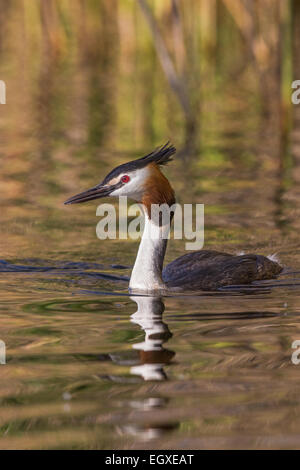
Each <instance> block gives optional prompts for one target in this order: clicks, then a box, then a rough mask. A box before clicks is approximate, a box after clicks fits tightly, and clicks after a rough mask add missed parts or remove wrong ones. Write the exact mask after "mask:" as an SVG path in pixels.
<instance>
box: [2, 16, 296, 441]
mask: <svg viewBox="0 0 300 470" xmlns="http://www.w3.org/2000/svg"><path fill="white" fill-rule="evenodd" d="M14 8H15V7H14ZM14 8H13V9H12V10H11V12H12V13H11V17H10V20H9V21H10V23H9V24H10V25H11V31H12V32H13V31H22V34H21V33H20V34H19V35H18V36H16V37H15V36H14V34H12V32H11V33H10V36H9V38H10V39H9V41H10V42H9V47H7V48H4V49H2V50H0V66H1V67H0V72H1V74H0V79H5V81H6V83H7V90H8V95H7V104H6V105H5V106H1V108H0V112H1V114H0V132H1V140H0V165H1V172H0V191H1V210H0V244H1V254H0V257H1V259H0V318H1V321H0V340H2V341H4V342H5V344H6V364H5V365H4V364H2V365H0V373H1V381H0V448H2V449H12V448H18V449H23V448H26V449H28V448H33V449H60V448H61V449H73V448H74V449H80V448H84V449H111V448H115V449H116V448H118V449H136V448H150V449H159V448H165V449H173V448H174V449H177V448H178V449H191V448H201V449H202V448H205V449H206V448H221V449H227V448H299V443H300V399H299V387H300V365H299V366H296V365H294V364H293V363H292V362H291V355H292V352H293V350H292V348H291V345H292V342H293V341H294V340H300V317H299V316H300V244H299V229H300V223H299V220H300V219H299V215H300V212H299V208H298V207H299V197H300V194H299V189H298V188H299V183H298V182H299V168H297V166H293V165H292V164H291V154H290V150H289V148H288V147H285V146H284V145H283V146H282V149H281V151H280V152H278V148H277V147H276V144H275V143H274V134H272V132H271V131H270V129H269V127H268V123H266V122H264V121H262V119H261V117H260V115H259V111H258V109H256V104H255V102H254V101H255V99H254V98H253V97H255V91H254V90H253V88H251V87H252V86H253V85H252V82H251V80H250V81H246V83H244V82H241V83H240V87H239V88H238V89H237V87H236V83H235V81H234V80H233V81H232V80H231V75H230V74H228V70H225V72H224V77H223V78H224V80H223V82H222V86H221V87H220V88H219V89H217V85H218V84H217V83H215V82H214V81H213V77H214V74H215V72H214V71H213V70H212V72H211V76H205V77H204V78H205V80H203V83H204V84H203V87H204V89H203V103H202V111H201V113H202V114H201V123H200V124H201V125H200V128H199V135H198V142H197V145H196V146H195V147H196V148H197V149H198V150H196V151H195V152H194V153H191V154H189V153H187V152H181V153H180V154H179V157H178V158H177V160H176V161H174V163H172V165H170V166H169V167H167V168H166V170H165V171H166V173H167V175H168V177H169V178H170V180H171V181H172V184H173V186H174V187H175V189H176V192H177V196H178V201H179V202H187V203H191V202H194V203H195V202H201V203H204V204H205V248H208V249H209V248H211V249H218V250H222V251H228V252H231V253H235V252H239V251H241V250H243V251H245V252H253V251H256V252H258V253H261V254H269V253H277V254H278V256H279V258H280V260H281V262H282V263H283V264H284V266H285V271H284V272H283V273H282V275H281V276H280V278H279V279H278V280H274V281H269V282H261V283H259V284H257V285H254V286H251V287H249V288H245V289H241V290H234V291H233V290H231V289H226V290H224V291H223V292H218V293H203V294H202V295H197V296H196V295H194V296H193V295H188V296H169V297H165V298H161V299H160V298H151V297H142V296H139V297H130V296H129V295H128V292H127V285H128V280H127V279H128V276H129V275H130V268H131V266H132V264H133V262H134V259H135V254H136V250H137V243H136V242H134V241H130V240H126V241H119V240H107V241H100V240H98V239H97V238H96V234H95V228H96V224H97V222H98V220H99V219H98V218H97V217H96V204H94V203H93V202H92V203H89V204H86V205H83V206H77V207H76V206H72V207H66V206H63V201H64V200H66V199H67V197H69V196H71V195H73V194H75V193H77V192H79V191H80V190H84V189H86V188H88V187H90V186H92V185H94V184H96V183H97V182H98V181H100V180H101V179H102V178H103V177H104V176H105V174H106V173H107V172H108V171H109V170H110V169H111V168H112V167H113V166H115V165H117V164H120V163H122V162H125V161H128V160H129V159H133V158H136V157H137V156H141V155H142V154H143V153H144V152H149V151H150V150H151V149H152V148H153V147H155V146H156V145H157V144H159V143H164V142H165V141H166V140H167V139H168V138H170V139H171V140H172V141H174V143H175V144H176V145H177V147H178V148H179V149H180V150H182V148H183V144H182V139H181V134H182V128H183V127H184V123H183V122H182V116H181V114H180V112H179V111H178V109H177V108H176V103H175V101H174V97H172V94H171V92H170V90H169V89H168V85H167V83H166V81H165V78H164V76H163V74H162V72H161V69H160V66H159V64H158V63H157V62H156V61H155V60H154V58H153V57H152V56H151V54H148V56H146V55H145V51H144V50H143V47H144V46H143V45H141V44H136V45H135V47H136V48H137V50H136V51H135V52H136V54H137V56H138V57H139V62H138V64H140V65H137V62H136V56H135V55H134V54H133V53H132V50H131V43H130V41H129V42H128V44H129V45H126V44H127V43H126V42H125V41H124V42H122V36H121V40H120V43H121V45H122V48H124V50H123V49H122V50H121V52H120V54H121V58H120V59H119V60H118V59H116V57H115V55H114V54H115V53H114V49H113V47H112V48H110V47H109V48H107V47H105V44H106V43H104V46H103V41H102V39H103V38H102V36H101V34H102V33H101V34H100V33H99V34H100V37H99V34H98V33H97V31H98V29H99V28H98V29H97V28H96V29H95V28H94V29H90V30H87V31H85V34H86V36H84V37H85V41H86V43H85V42H84V40H83V39H84V38H83V39H82V42H81V43H80V45H81V49H82V50H81V49H80V51H79V54H78V51H77V55H76V54H75V52H74V49H73V48H74V44H73V42H74V38H73V39H72V34H73V33H74V32H73V33H72V31H71V33H69V34H70V36H68V37H67V39H65V42H64V41H63V40H62V39H61V36H58V37H57V42H55V47H57V50H56V49H55V47H54V46H53V44H52V46H51V41H52V40H53V37H52V36H51V35H50V39H49V38H48V39H47V37H45V38H43V40H44V42H42V45H43V48H45V49H42V52H41V50H39V53H37V52H36V50H35V48H36V47H37V44H38V42H37V41H35V39H34V38H35V36H34V33H33V32H32V31H31V29H30V31H31V33H30V34H29V33H28V34H27V35H26V34H25V32H24V31H25V30H26V28H28V24H27V23H26V21H28V18H27V20H26V18H25V20H26V21H25V23H26V24H25V26H24V25H23V26H24V28H25V29H22V27H21V28H18V27H17V26H18V24H19V22H21V16H20V14H19V13H20V11H19V10H18V9H17V11H15V10H14ZM32 8H33V7H32ZM121 13H122V12H121ZM121 13H120V18H121V17H122V18H121V19H120V25H121V31H120V34H121V35H122V34H125V33H126V32H128V29H129V26H128V22H127V16H126V14H125V13H124V12H123V13H124V17H123V16H122V15H121ZM123 13H122V14H123ZM121 20H122V21H123V22H121ZM74 21H75V20H74ZM128 21H129V20H128ZM107 24H110V22H107ZM71 26H72V25H71ZM102 26H103V27H104V28H105V24H102ZM115 26H116V25H115ZM230 27H231V23H230ZM106 28H108V26H106ZM66 31H67V32H68V30H67V25H66ZM124 31H125V33H124ZM8 33H9V31H8ZM8 33H7V34H8ZM61 34H62V33H61ZM66 34H67V33H66ZM89 34H90V36H89ZM109 34H110V33H109V31H107V30H105V34H104V36H105V37H108V36H109ZM63 37H64V36H63ZM114 37H115V36H114V33H112V37H111V38H110V39H109V40H110V41H112V40H113V38H114ZM51 38H52V39H51ZM48 40H49V41H50V42H49V41H48ZM72 40H73V42H72ZM132 40H133V39H132ZM60 41H61V42H60ZM68 41H70V42H68ZM48 42H49V43H48ZM97 44H98V45H99V46H97V47H99V49H97V47H96V45H97ZM110 44H111V42H110ZM120 47H121V46H120ZM126 47H127V49H128V50H127V49H126ZM47 48H48V49H49V48H50V51H49V50H48V49H47ZM53 48H54V49H55V50H54V51H53V50H52V49H53ZM24 51H25V53H24ZM43 51H44V52H43ZM45 51H46V52H45ZM124 51H125V52H124ZM92 52H93V53H92ZM78 55H79V57H78ZM150 59H151V60H150ZM154 63H155V64H156V67H153V64H154ZM141 64H142V65H141ZM210 66H211V67H212V66H213V65H212V64H210ZM149 71H151V77H153V83H152V85H153V87H152V88H151V87H146V82H145V77H146V78H147V79H148V78H149ZM203 73H204V74H208V75H209V73H210V72H209V70H207V71H206V70H203ZM132 77H137V81H138V86H137V83H136V82H135V81H134V80H132ZM228 77H229V78H228ZM226 80H227V81H226ZM147 83H148V82H147ZM145 90H147V92H146V91H145ZM216 97H217V99H216ZM133 103H134V106H133ZM176 110H177V111H176ZM294 131H295V135H296V134H297V132H296V131H297V129H294ZM298 134H299V133H298ZM298 134H297V135H298ZM294 150H295V148H294ZM298 150H299V146H298ZM278 153H279V154H278ZM184 156H185V157H186V158H183V157H184ZM183 252H184V242H183V241H182V242H181V241H178V240H176V241H174V240H171V241H170V244H169V248H168V252H167V261H170V260H172V259H173V258H174V257H175V256H177V255H180V254H182V253H183Z"/></svg>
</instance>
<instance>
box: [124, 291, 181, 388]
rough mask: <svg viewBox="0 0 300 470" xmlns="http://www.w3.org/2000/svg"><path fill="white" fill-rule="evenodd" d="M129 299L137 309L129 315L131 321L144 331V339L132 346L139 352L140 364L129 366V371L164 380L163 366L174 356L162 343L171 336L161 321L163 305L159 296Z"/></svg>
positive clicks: (147, 378)
mask: <svg viewBox="0 0 300 470" xmlns="http://www.w3.org/2000/svg"><path fill="white" fill-rule="evenodd" d="M131 299H132V300H133V301H134V302H135V303H136V304H137V307H138V309H137V311H136V312H135V313H134V314H133V315H131V319H130V320H131V322H132V323H135V324H137V325H139V326H140V327H141V328H142V329H143V330H144V331H145V339H144V341H142V342H141V343H136V344H134V345H133V348H134V349H136V350H137V351H138V352H139V359H140V364H138V365H135V366H133V367H131V369H130V372H131V374H134V375H140V376H141V377H143V379H144V380H166V379H167V375H166V373H165V371H164V366H165V365H167V364H169V363H170V362H171V360H172V358H173V357H174V356H175V353H174V352H173V351H170V350H169V349H165V348H164V346H163V344H164V343H166V342H167V341H168V340H169V339H170V338H171V336H172V333H171V332H170V330H169V328H168V325H167V324H166V323H164V322H163V321H162V314H163V312H164V309H165V306H164V304H163V302H162V300H161V298H160V297H139V296H133V297H131Z"/></svg>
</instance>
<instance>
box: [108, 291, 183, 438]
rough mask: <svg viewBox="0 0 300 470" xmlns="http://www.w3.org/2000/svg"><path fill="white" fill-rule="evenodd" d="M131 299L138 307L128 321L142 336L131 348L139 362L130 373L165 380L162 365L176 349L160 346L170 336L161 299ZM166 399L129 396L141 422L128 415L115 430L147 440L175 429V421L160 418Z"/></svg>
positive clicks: (132, 407)
mask: <svg viewBox="0 0 300 470" xmlns="http://www.w3.org/2000/svg"><path fill="white" fill-rule="evenodd" d="M131 299H132V300H133V301H134V302H135V303H136V304H137V311H136V312H135V313H134V314H133V315H131V317H130V321H131V322H132V323H134V324H136V325H139V326H140V327H141V328H142V329H143V330H144V331H145V338H144V341H141V342H140V343H135V344H134V345H133V349H134V350H135V351H137V352H138V359H139V363H138V364H135V365H133V366H131V368H130V373H131V374H133V375H135V376H137V375H138V376H140V377H142V378H143V379H144V380H145V381H163V380H166V379H167V374H166V372H165V370H164V367H165V366H166V365H167V364H170V363H171V361H172V359H173V357H174V356H175V353H174V352H173V351H170V350H169V349H166V348H164V346H163V345H164V343H166V342H167V341H168V340H169V339H170V338H171V337H172V333H171V332H170V330H169V328H168V325H167V324H166V323H164V322H163V321H162V315H163V312H164V309H165V306H164V303H163V302H162V299H161V298H160V297H142V296H133V297H131ZM168 402H169V399H168V398H166V397H163V396H160V395H158V396H148V397H144V398H140V397H136V398H135V399H131V400H128V402H127V405H129V407H130V409H131V410H132V411H133V412H134V413H137V414H140V413H141V415H142V416H143V420H142V421H143V422H142V421H141V420H140V419H138V420H137V421H138V422H134V420H132V415H131V419H130V420H129V422H125V423H123V424H120V425H119V426H118V427H117V432H118V433H119V434H120V435H131V436H135V437H137V438H138V439H139V440H141V441H149V440H153V439H158V438H159V437H161V436H162V434H164V433H166V432H170V431H172V430H174V429H176V428H177V427H178V425H179V423H178V422H174V421H173V420H170V419H166V418H164V419H161V416H160V411H161V410H163V409H166V407H167V405H168ZM150 418H151V419H150Z"/></svg>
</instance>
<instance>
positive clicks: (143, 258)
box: [129, 209, 169, 292]
mask: <svg viewBox="0 0 300 470" xmlns="http://www.w3.org/2000/svg"><path fill="white" fill-rule="evenodd" d="M144 214H145V227H144V232H143V236H142V239H141V242H140V246H139V249H138V254H137V257H136V260H135V263H134V267H133V270H132V273H131V278H130V282H129V289H130V290H138V291H150V292H151V291H155V290H161V289H165V288H166V286H165V284H164V282H163V280H162V268H163V262H164V257H165V252H166V248H167V242H168V238H167V237H168V233H169V226H166V225H165V226H163V227H160V226H159V225H156V224H155V223H154V222H153V221H152V220H151V219H150V218H149V217H148V214H147V211H146V210H145V209H144Z"/></svg>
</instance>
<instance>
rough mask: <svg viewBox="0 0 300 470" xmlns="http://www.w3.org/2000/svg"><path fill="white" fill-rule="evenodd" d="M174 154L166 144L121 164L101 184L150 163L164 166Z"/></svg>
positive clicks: (172, 147) (171, 147)
mask: <svg viewBox="0 0 300 470" xmlns="http://www.w3.org/2000/svg"><path fill="white" fill-rule="evenodd" d="M175 152H176V148H175V147H174V146H173V145H171V144H170V143H169V142H167V143H166V144H165V145H163V146H162V147H159V148H157V149H155V150H154V151H153V152H151V153H149V154H148V155H145V156H144V157H142V158H138V159H137V160H132V161H131V162H128V163H123V164H122V165H120V166H117V167H116V168H114V169H113V170H112V171H111V172H110V173H109V174H108V175H107V176H106V177H105V178H104V180H103V184H107V183H108V182H109V181H110V180H111V179H113V178H116V177H117V176H119V175H120V174H121V173H127V172H130V171H134V170H138V169H140V168H144V167H145V166H147V165H149V164H150V163H156V164H157V165H166V164H167V163H169V162H171V161H172V160H173V159H172V155H174V153H175Z"/></svg>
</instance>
